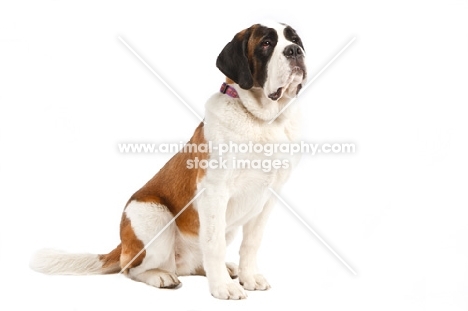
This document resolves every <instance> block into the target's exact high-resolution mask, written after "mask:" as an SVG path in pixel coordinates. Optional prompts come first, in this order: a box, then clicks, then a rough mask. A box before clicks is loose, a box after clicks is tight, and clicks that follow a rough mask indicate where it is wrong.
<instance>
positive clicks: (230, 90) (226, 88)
mask: <svg viewBox="0 0 468 311" xmlns="http://www.w3.org/2000/svg"><path fill="white" fill-rule="evenodd" d="M219 91H220V92H221V93H223V94H226V95H229V96H231V97H232V98H239V95H238V94H237V91H236V89H235V88H233V87H232V86H229V84H227V83H226V82H224V83H223V85H221V89H220V90H219Z"/></svg>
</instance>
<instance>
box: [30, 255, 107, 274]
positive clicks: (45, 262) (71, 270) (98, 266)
mask: <svg viewBox="0 0 468 311" xmlns="http://www.w3.org/2000/svg"><path fill="white" fill-rule="evenodd" d="M29 266H30V268H31V269H33V270H35V271H37V272H41V273H46V274H73V275H84V274H102V273H105V271H103V269H102V263H101V262H100V261H99V257H98V255H95V254H71V253H67V252H64V251H60V250H55V249H42V250H39V251H37V252H36V253H35V254H34V255H33V256H32V258H31V261H30V262H29Z"/></svg>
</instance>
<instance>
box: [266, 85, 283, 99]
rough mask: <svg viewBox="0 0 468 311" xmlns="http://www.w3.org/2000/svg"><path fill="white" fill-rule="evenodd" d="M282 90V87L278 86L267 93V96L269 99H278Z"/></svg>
mask: <svg viewBox="0 0 468 311" xmlns="http://www.w3.org/2000/svg"><path fill="white" fill-rule="evenodd" d="M282 92H283V88H282V87H280V88H279V89H278V90H276V92H274V93H271V94H269V95H268V98H270V99H271V100H278V98H280V97H281V94H282Z"/></svg>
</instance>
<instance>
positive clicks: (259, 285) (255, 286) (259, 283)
mask: <svg viewBox="0 0 468 311" xmlns="http://www.w3.org/2000/svg"><path fill="white" fill-rule="evenodd" d="M239 283H240V284H241V285H242V286H243V287H244V289H246V290H268V289H270V288H271V286H270V284H268V282H267V280H266V279H265V278H264V277H263V275H261V274H253V275H249V276H243V275H242V273H241V275H240V276H239Z"/></svg>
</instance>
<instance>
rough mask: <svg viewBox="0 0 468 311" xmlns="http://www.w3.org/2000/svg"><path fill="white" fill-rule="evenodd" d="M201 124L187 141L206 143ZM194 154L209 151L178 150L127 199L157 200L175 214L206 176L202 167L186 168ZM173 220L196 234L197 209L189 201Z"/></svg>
mask: <svg viewBox="0 0 468 311" xmlns="http://www.w3.org/2000/svg"><path fill="white" fill-rule="evenodd" d="M203 125H204V124H203V123H200V125H199V126H198V127H197V129H196V130H195V133H194V134H193V136H192V138H191V139H190V141H189V143H190V144H196V145H200V144H206V140H205V137H204V134H203ZM195 158H198V160H206V159H207V158H208V153H207V152H200V150H193V149H192V150H186V152H183V151H181V152H179V153H177V154H176V155H174V156H173V157H172V158H171V159H170V160H169V161H168V162H167V163H166V165H164V166H163V168H161V170H160V171H159V172H158V173H157V174H156V175H155V176H154V177H153V178H152V179H151V180H150V181H148V182H147V183H146V184H145V185H144V186H143V187H142V188H141V189H140V190H138V191H137V192H136V193H135V194H134V195H133V196H132V197H131V198H130V200H129V202H130V201H132V200H135V201H138V202H155V203H160V204H163V205H165V206H167V208H168V209H169V210H170V211H171V213H172V214H173V215H174V216H175V215H176V214H177V213H179V212H180V211H181V210H182V209H183V208H184V206H185V205H187V203H188V202H189V201H190V200H191V199H192V198H193V197H194V195H195V192H196V191H197V184H198V183H199V182H200V180H201V179H202V178H203V177H204V176H205V171H204V170H203V169H201V168H193V169H189V168H187V161H188V160H194V159H195ZM176 224H177V226H178V228H179V230H180V231H181V232H182V233H185V234H191V235H197V234H198V229H199V226H200V222H199V219H198V212H197V211H196V210H195V209H194V208H193V206H192V205H191V206H189V207H187V209H186V210H185V211H184V212H183V213H182V214H181V215H180V216H179V217H178V218H177V219H176Z"/></svg>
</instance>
